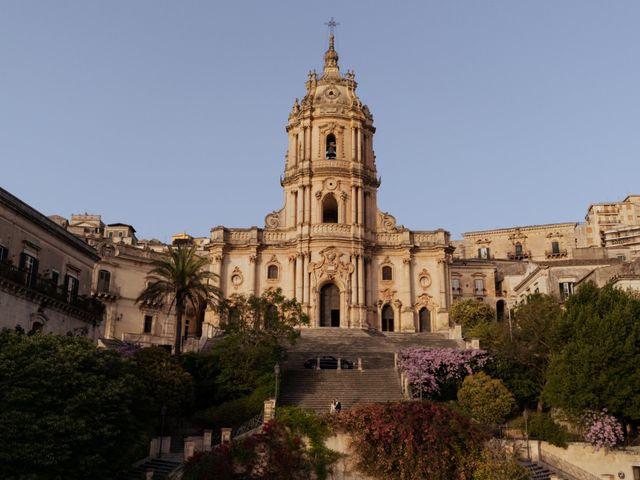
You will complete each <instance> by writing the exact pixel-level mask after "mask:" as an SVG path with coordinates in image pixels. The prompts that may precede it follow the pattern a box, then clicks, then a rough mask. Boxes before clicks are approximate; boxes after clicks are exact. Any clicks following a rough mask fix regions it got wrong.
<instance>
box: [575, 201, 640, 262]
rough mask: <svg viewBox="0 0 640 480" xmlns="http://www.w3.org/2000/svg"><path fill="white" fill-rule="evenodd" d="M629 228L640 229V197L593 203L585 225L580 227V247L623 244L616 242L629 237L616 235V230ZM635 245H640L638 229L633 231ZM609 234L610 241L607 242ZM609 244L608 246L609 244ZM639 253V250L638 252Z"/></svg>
mask: <svg viewBox="0 0 640 480" xmlns="http://www.w3.org/2000/svg"><path fill="white" fill-rule="evenodd" d="M628 227H640V195H628V196H627V197H626V198H625V199H624V200H623V201H622V202H606V203H593V204H591V205H590V206H589V209H588V211H587V215H586V216H585V223H584V224H583V225H581V227H580V234H579V235H578V240H579V241H578V246H580V247H606V246H617V245H620V244H622V242H621V243H617V242H614V240H615V239H616V238H620V237H626V236H627V235H624V234H623V235H616V234H615V233H614V232H616V230H622V231H624V230H626V229H628ZM632 231H633V232H635V233H633V236H634V237H635V242H634V243H635V244H636V245H637V244H638V243H640V239H639V238H638V232H637V229H632ZM607 232H610V233H609V241H608V242H607ZM607 243H608V244H607ZM636 253H637V250H636Z"/></svg>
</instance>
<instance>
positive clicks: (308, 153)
mask: <svg viewBox="0 0 640 480" xmlns="http://www.w3.org/2000/svg"><path fill="white" fill-rule="evenodd" d="M305 131H306V132H307V142H306V148H307V151H306V154H305V157H306V159H307V160H311V125H309V126H308V127H307V128H306V129H305Z"/></svg>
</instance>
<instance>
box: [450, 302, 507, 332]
mask: <svg viewBox="0 0 640 480" xmlns="http://www.w3.org/2000/svg"><path fill="white" fill-rule="evenodd" d="M449 316H450V317H451V320H452V321H453V322H454V323H459V324H460V325H462V334H463V335H464V336H465V337H468V336H472V335H474V329H475V328H483V327H484V326H485V325H487V324H490V323H491V322H493V321H494V320H495V318H496V312H495V310H494V309H493V308H491V306H489V305H488V304H486V303H484V302H482V301H480V300H476V299H474V298H468V299H464V300H457V301H455V302H453V305H451V309H450V311H449Z"/></svg>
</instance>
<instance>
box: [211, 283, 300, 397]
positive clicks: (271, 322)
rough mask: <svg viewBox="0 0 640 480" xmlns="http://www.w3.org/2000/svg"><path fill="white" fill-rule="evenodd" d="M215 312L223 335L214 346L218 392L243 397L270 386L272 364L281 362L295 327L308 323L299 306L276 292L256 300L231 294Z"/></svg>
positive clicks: (268, 293) (273, 291)
mask: <svg viewBox="0 0 640 480" xmlns="http://www.w3.org/2000/svg"><path fill="white" fill-rule="evenodd" d="M218 309H219V312H220V317H221V319H222V323H221V328H222V329H223V331H224V333H225V336H224V338H222V339H221V341H220V342H218V343H217V344H216V345H215V346H214V353H215V354H217V356H218V361H219V368H220V372H219V375H218V378H217V383H218V385H219V388H220V391H221V393H223V394H227V395H230V396H233V395H237V394H246V393H249V392H251V391H252V390H254V389H255V388H257V387H258V386H260V385H265V384H269V385H272V384H273V376H274V373H273V368H274V365H275V364H276V363H277V362H280V361H282V360H284V358H285V356H286V346H287V345H291V344H293V342H295V339H296V338H297V337H298V336H299V335H300V332H299V329H298V327H300V326H301V325H307V324H308V323H309V318H308V317H307V315H305V314H304V313H302V307H301V305H300V304H299V303H298V302H297V301H296V300H295V299H293V300H291V299H287V298H285V297H284V296H283V295H282V291H281V290H280V289H270V290H267V291H265V292H264V293H263V294H262V295H261V296H259V297H258V296H255V295H251V296H249V297H245V296H242V295H234V296H232V297H231V298H229V299H225V300H223V301H221V302H220V305H219V308H218Z"/></svg>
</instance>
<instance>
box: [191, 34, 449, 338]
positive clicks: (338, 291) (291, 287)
mask: <svg viewBox="0 0 640 480" xmlns="http://www.w3.org/2000/svg"><path fill="white" fill-rule="evenodd" d="M356 88H357V83H356V80H355V74H354V73H353V72H351V71H347V72H346V73H344V74H342V73H341V72H340V69H339V66H338V53H337V51H336V50H335V47H334V35H333V33H332V34H331V35H330V37H329V48H328V50H327V51H326V53H325V55H324V68H323V71H322V74H316V72H315V71H312V72H309V75H308V79H307V82H306V94H305V96H304V98H303V99H302V101H300V102H298V99H296V101H295V102H294V105H293V108H292V110H291V113H290V114H289V118H288V122H287V125H286V133H287V140H288V151H287V154H286V162H285V169H284V175H283V176H282V177H281V185H282V188H283V191H284V206H283V207H282V208H281V209H280V210H276V211H273V212H272V213H270V214H268V215H267V216H266V218H265V226H264V228H255V227H254V228H248V229H241V228H225V227H215V228H213V229H212V230H211V236H210V238H209V239H208V241H205V242H204V244H203V245H201V248H202V249H203V253H204V254H205V255H207V256H208V257H209V258H210V260H211V270H212V271H213V272H214V273H215V274H217V275H218V278H219V282H220V285H219V286H220V288H221V289H222V291H223V292H224V294H225V296H231V295H234V294H243V295H249V294H256V295H260V294H261V293H262V292H263V291H265V290H266V289H268V288H281V289H282V291H283V293H284V294H285V296H287V297H290V298H293V297H295V298H296V299H297V300H298V301H299V302H300V303H301V304H302V306H303V309H304V311H305V313H307V314H308V315H309V318H310V321H311V326H312V327H327V328H331V327H333V328H371V329H376V330H380V331H395V332H420V331H447V330H448V329H449V315H448V310H449V306H450V304H451V293H450V288H449V275H450V273H449V266H450V264H451V261H452V253H453V247H452V246H451V245H450V235H449V232H447V231H445V230H442V229H438V230H433V231H413V230H409V229H407V228H405V227H403V226H401V225H398V224H397V223H396V220H395V218H394V217H393V216H392V215H390V214H388V213H385V212H382V211H381V210H379V208H378V204H377V191H378V188H379V187H380V178H379V177H378V174H377V169H376V161H375V160H376V159H375V154H374V148H373V139H374V135H375V127H374V125H373V116H372V115H371V112H370V110H369V108H368V107H367V106H366V105H364V104H363V103H362V102H361V101H360V99H359V98H358V95H357V93H356ZM219 321H220V319H219V318H218V317H217V314H216V313H215V312H207V314H206V316H205V326H206V327H208V328H210V329H211V330H210V333H211V332H212V331H213V330H215V328H216V326H217V325H218V324H219ZM203 333H204V332H203Z"/></svg>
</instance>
